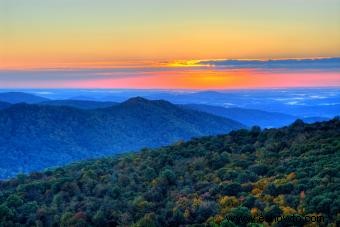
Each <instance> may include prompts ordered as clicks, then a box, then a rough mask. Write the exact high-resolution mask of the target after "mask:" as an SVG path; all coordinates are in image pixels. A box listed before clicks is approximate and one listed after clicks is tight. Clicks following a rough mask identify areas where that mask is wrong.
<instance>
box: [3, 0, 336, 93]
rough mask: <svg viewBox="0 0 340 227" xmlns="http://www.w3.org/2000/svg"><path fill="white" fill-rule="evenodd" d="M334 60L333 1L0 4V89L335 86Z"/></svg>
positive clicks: (29, 0) (20, 0)
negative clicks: (274, 62) (276, 61)
mask: <svg viewBox="0 0 340 227" xmlns="http://www.w3.org/2000/svg"><path fill="white" fill-rule="evenodd" d="M337 57H340V0H281V1H279V0H210V1H207V0H171V1H160V0H134V1H132V0H113V1H109V0H96V1H93V0H57V1H54V0H0V87H2V88H4V87H5V88H6V87H13V88H14V87H61V88H67V87H69V88H77V87H89V88H174V89H177V88H181V89H183V88H190V89H191V88H197V89H210V88H214V89H228V88H263V87H313V86H340V59H339V58H337ZM320 58H321V59H324V58H330V59H335V60H334V61H332V62H331V63H329V62H326V63H325V62H323V61H321V62H320V63H317V64H316V63H315V62H313V63H311V62H309V61H307V62H302V63H301V60H295V61H296V62H297V63H295V62H294V61H292V62H288V63H285V64H280V65H274V66H273V65H270V66H268V64H267V63H268V62H267V60H269V59H317V61H318V60H319V59H320ZM223 59H239V60H243V61H244V60H246V59H259V60H263V62H259V63H257V64H256V65H254V64H247V65H243V64H236V65H234V64H232V62H226V64H215V63H216V62H221V61H222V60H223ZM208 62H209V63H208ZM240 62H241V63H242V61H240ZM296 64H298V66H297V65H296ZM310 64H312V65H310ZM231 65H232V66H231Z"/></svg>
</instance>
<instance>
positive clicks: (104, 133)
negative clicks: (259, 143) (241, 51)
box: [0, 98, 244, 178]
mask: <svg viewBox="0 0 340 227" xmlns="http://www.w3.org/2000/svg"><path fill="white" fill-rule="evenodd" d="M242 127H244V126H243V125H241V124H240V123H238V122H235V121H232V120H228V119H225V118H221V117H217V116H214V115H210V114H206V113H202V112H197V111H192V110H185V109H182V108H179V107H178V106H175V105H173V104H171V103H168V102H165V101H148V100H145V99H141V98H134V99H130V100H128V101H126V102H124V103H122V104H119V105H116V106H112V107H110V108H105V109H95V110H81V109H76V108H71V107H64V106H49V105H27V104H17V105H13V106H11V107H10V108H7V109H4V110H1V111H0V131H1V134H0V155H1V156H2V157H3V158H2V159H0V178H4V177H8V176H11V175H13V174H16V173H18V172H20V171H23V172H29V171H32V170H41V169H43V168H46V167H51V166H57V165H62V164H65V163H68V162H71V161H75V160H80V159H86V158H92V157H97V156H102V155H107V154H113V153H117V152H126V151H131V150H137V149H140V148H142V147H157V146H161V145H166V144H170V143H173V142H176V141H178V140H187V139H190V138H191V137H198V136H204V135H214V134H221V133H225V132H229V131H231V130H234V129H239V128H242Z"/></svg>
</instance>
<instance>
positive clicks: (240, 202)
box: [0, 118, 340, 226]
mask: <svg viewBox="0 0 340 227" xmlns="http://www.w3.org/2000/svg"><path fill="white" fill-rule="evenodd" d="M339 163H340V120H339V119H338V118H337V119H334V120H331V121H328V122H323V123H315V124H311V125H308V124H304V123H303V122H302V121H296V122H295V123H294V124H293V125H291V126H289V127H284V128H281V129H266V130H264V131H261V130H260V129H259V128H256V127H254V128H252V129H251V130H249V131H248V130H239V131H233V132H231V133H230V134H227V135H221V136H214V137H204V138H198V139H193V140H191V141H189V142H182V143H177V144H175V145H173V146H168V147H163V148H159V149H143V150H142V151H140V152H139V153H131V154H125V155H121V156H115V157H111V158H105V159H99V160H93V161H87V162H81V163H79V164H73V165H69V166H67V167H64V168H58V169H56V170H50V171H46V172H43V173H33V174H31V175H30V176H24V175H19V176H18V177H17V178H15V179H12V180H10V181H3V182H1V183H0V192H1V193H0V204H1V205H0V222H1V224H2V225H3V226H12V225H22V224H26V225H37V226H59V225H60V224H61V225H62V226H114V225H120V226H132V225H133V226H179V225H195V226H204V225H205V224H209V226H236V225H237V226H246V224H242V223H230V222H227V221H226V220H225V217H226V216H227V215H257V214H263V215H264V217H265V218H266V223H267V224H271V225H277V226H302V225H303V223H298V224H297V223H285V224H282V223H273V217H275V216H279V215H302V216H304V215H323V216H324V217H325V219H324V222H323V223H322V224H320V225H321V226H326V225H327V224H331V223H332V224H333V226H336V222H338V224H339V216H338V214H339V212H340V188H339V183H340V182H339V179H340V166H339ZM1 224H0V225H1ZM252 226H256V225H252Z"/></svg>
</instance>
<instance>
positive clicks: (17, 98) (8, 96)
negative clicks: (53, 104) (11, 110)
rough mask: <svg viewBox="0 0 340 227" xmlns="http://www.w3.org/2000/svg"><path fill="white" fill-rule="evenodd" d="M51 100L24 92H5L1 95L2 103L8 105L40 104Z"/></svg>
mask: <svg viewBox="0 0 340 227" xmlns="http://www.w3.org/2000/svg"><path fill="white" fill-rule="evenodd" d="M48 100H49V99H47V98H43V97H40V96H37V95H33V94H29V93H24V92H4V93H0V101H2V102H8V103H12V104H14V103H30V104H32V103H39V102H45V101H48Z"/></svg>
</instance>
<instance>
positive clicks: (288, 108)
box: [0, 90, 340, 127]
mask: <svg viewBox="0 0 340 227" xmlns="http://www.w3.org/2000/svg"><path fill="white" fill-rule="evenodd" d="M82 92H83V91H82ZM252 92H253V93H254V94H253V95H252V96H249V94H247V93H245V92H242V91H240V92H239V93H232V92H229V93H228V92H224V93H223V92H216V91H201V92H191V93H190V92H186V93H174V92H173V93H170V92H158V93H151V94H148V93H147V92H144V93H143V94H144V96H145V97H149V98H150V99H156V97H158V98H161V99H164V100H171V101H173V102H175V103H182V104H179V105H183V106H184V107H185V108H189V109H194V110H199V111H203V112H207V113H210V114H214V115H217V116H221V117H226V118H230V119H233V120H235V121H239V122H241V123H242V124H244V125H247V126H253V125H258V126H261V127H281V126H284V125H288V124H290V123H292V122H293V121H294V120H296V119H298V118H299V119H302V120H304V121H305V122H306V123H313V122H316V121H324V120H328V119H330V118H332V117H334V116H337V115H339V114H340V105H338V104H336V103H337V100H338V99H337V96H336V95H332V98H328V99H327V100H328V102H332V103H333V104H330V105H324V104H325V103H324V104H322V103H320V101H319V100H323V99H322V98H319V96H318V97H316V96H315V99H316V100H317V102H316V103H317V105H316V106H313V105H311V104H312V103H311V102H307V103H306V104H305V105H283V104H282V103H279V102H277V101H275V100H284V99H289V98H287V96H288V95H286V94H285V92H281V93H283V94H284V95H283V96H279V95H278V94H277V92H273V91H269V96H270V95H272V96H273V98H272V99H269V100H274V101H268V100H266V99H265V98H264V96H265V93H263V91H256V92H255V91H252ZM298 92H299V90H298V91H297V93H298ZM307 92H309V91H307ZM329 92H330V93H331V92H333V93H335V91H329ZM40 93H41V92H40ZM243 93H244V94H243ZM72 94H73V93H72ZM133 94H134V93H133V92H132V91H127V92H126V93H124V92H122V93H118V96H117V95H111V96H109V95H108V96H105V97H102V98H101V99H98V98H93V97H92V98H91V97H89V96H79V97H75V96H73V98H72V99H63V100H50V99H47V98H43V97H40V96H37V95H33V94H29V93H24V92H6V93H0V100H3V101H6V103H0V109H4V108H7V107H9V105H10V104H9V103H12V104H13V103H21V102H22V103H34V104H39V105H51V106H69V107H75V108H79V109H86V110H90V109H97V108H107V107H111V106H114V105H117V104H118V102H122V100H126V98H124V95H133ZM298 94H299V95H300V96H303V95H306V94H302V93H301V91H300V93H298ZM322 95H325V94H321V95H320V97H323V96H322ZM284 97H286V98H284ZM86 99H88V100H86ZM226 99H228V101H229V102H230V103H228V102H227V100H226ZM101 100H116V101H117V102H114V101H101ZM338 101H339V100H338ZM0 102H1V101H0ZM190 102H192V103H190ZM187 103H189V104H187ZM205 103H209V104H205ZM210 103H211V104H210ZM221 103H223V105H221ZM232 103H239V105H240V106H245V107H237V106H236V105H234V104H232ZM245 103H248V104H247V105H245ZM257 107H258V108H259V109H257ZM263 109H265V110H263Z"/></svg>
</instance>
